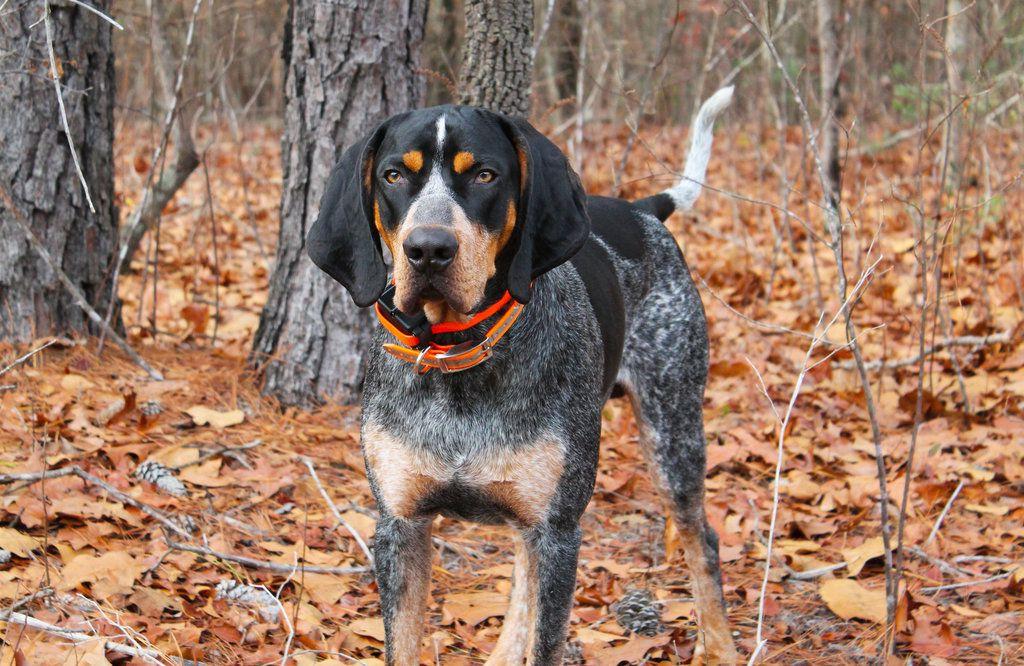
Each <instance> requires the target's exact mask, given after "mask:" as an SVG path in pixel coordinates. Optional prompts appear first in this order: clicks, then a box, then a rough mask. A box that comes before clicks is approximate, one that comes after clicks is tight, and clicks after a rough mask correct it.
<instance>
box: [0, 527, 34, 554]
mask: <svg viewBox="0 0 1024 666" xmlns="http://www.w3.org/2000/svg"><path fill="white" fill-rule="evenodd" d="M39 546H40V543H39V540H38V539H36V538H35V537H32V536H29V535H28V534H25V533H23V532H19V531H18V530H16V529H14V528H12V527H0V548H3V549H4V550H9V551H11V552H12V553H14V554H15V555H17V556H19V557H28V555H29V553H31V552H32V551H33V550H35V549H37V548H39Z"/></svg>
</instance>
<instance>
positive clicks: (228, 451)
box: [167, 439, 263, 472]
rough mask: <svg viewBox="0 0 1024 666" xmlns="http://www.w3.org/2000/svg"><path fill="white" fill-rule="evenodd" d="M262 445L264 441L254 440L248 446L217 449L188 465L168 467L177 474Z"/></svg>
mask: <svg viewBox="0 0 1024 666" xmlns="http://www.w3.org/2000/svg"><path fill="white" fill-rule="evenodd" d="M262 443H263V440H262V439H254V440H252V441H251V442H249V443H247V444H242V445H241V446H222V447H220V448H219V449H216V450H214V451H207V452H206V453H204V454H202V455H201V456H199V457H198V458H196V459H195V460H192V461H190V462H186V463H182V464H180V465H172V466H170V467H168V468H167V469H171V470H174V471H175V472H180V471H181V470H183V469H185V468H186V467H192V466H193V465H201V464H203V463H204V462H206V461H207V460H209V459H210V458H216V457H217V456H223V455H231V454H232V453H237V452H240V451H248V450H249V449H252V448H255V447H257V446H259V445H260V444H262Z"/></svg>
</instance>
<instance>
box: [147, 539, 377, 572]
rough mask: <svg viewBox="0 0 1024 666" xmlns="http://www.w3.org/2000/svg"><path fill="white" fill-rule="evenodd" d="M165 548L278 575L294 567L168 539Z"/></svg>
mask: <svg viewBox="0 0 1024 666" xmlns="http://www.w3.org/2000/svg"><path fill="white" fill-rule="evenodd" d="M167 546H168V547H170V548H174V549H177V550H184V551H186V552H189V553H195V554H197V555H206V556H207V557H214V558H216V559H218V560H224V561H225V562H234V563H235V564H241V565H242V566H246V567H251V568H253V569H266V570H267V571H276V572H278V573H287V574H290V573H292V571H294V570H295V567H293V566H291V565H288V564H280V563H278V562H269V561H267V560H257V559H254V558H252V557H245V556H244V555H233V554H231V553H221V552H219V551H216V550H213V549H211V548H207V547H206V546H195V545H192V544H188V543H180V542H178V541H174V540H173V539H171V538H170V537H168V538H167ZM298 569H299V571H304V572H306V573H324V574H339V575H345V574H357V573H366V572H368V571H369V570H370V568H369V567H325V566H319V565H315V564H300V565H298Z"/></svg>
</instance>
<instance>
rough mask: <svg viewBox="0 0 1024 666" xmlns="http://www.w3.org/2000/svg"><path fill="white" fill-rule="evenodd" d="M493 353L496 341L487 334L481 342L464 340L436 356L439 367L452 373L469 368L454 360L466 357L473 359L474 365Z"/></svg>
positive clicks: (445, 372)
mask: <svg viewBox="0 0 1024 666" xmlns="http://www.w3.org/2000/svg"><path fill="white" fill-rule="evenodd" d="M493 355H494V342H493V341H492V340H491V336H487V337H486V338H484V339H483V340H482V341H481V342H478V343H476V344H473V343H472V342H462V343H460V344H457V345H455V346H454V347H452V348H451V349H449V350H448V351H446V352H442V353H440V354H438V355H436V356H435V357H434V358H435V359H437V369H438V370H440V371H441V372H443V373H444V374H446V375H450V374H452V373H453V372H461V371H462V370H467V369H468V368H467V367H466V366H465V365H459V364H456V363H453V362H457V361H461V360H463V359H466V360H469V361H471V362H472V364H473V365H477V364H479V363H483V362H484V361H486V360H487V359H489V358H490V357H491V356H493ZM467 357H470V358H467Z"/></svg>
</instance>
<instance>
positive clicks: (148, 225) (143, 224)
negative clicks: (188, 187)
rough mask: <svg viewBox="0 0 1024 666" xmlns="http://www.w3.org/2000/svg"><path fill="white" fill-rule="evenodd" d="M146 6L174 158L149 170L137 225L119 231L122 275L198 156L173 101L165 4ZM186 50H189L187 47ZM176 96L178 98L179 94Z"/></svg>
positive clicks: (186, 121) (186, 119)
mask: <svg viewBox="0 0 1024 666" xmlns="http://www.w3.org/2000/svg"><path fill="white" fill-rule="evenodd" d="M149 4H150V11H151V13H152V21H151V22H150V35H151V37H152V41H153V69H154V70H155V71H156V78H157V81H158V82H159V84H160V86H159V88H160V104H161V106H163V109H162V111H163V112H166V111H167V110H169V109H171V108H176V113H175V116H174V120H173V124H172V125H171V127H170V128H169V129H170V132H171V143H172V144H173V145H174V153H175V157H174V164H172V165H170V166H169V167H167V166H166V165H163V164H152V165H150V168H151V169H158V173H159V177H158V178H157V179H156V182H155V183H153V186H152V192H151V193H150V194H149V196H143V197H142V199H143V201H142V202H141V203H140V204H139V205H140V206H142V208H141V209H139V210H137V211H135V214H134V215H133V216H132V217H133V218H136V217H137V218H138V221H137V222H136V223H135V224H134V225H132V224H129V225H128V226H127V228H126V229H123V230H122V234H126V236H125V238H123V239H122V242H123V243H124V244H125V245H127V250H126V251H125V254H124V261H122V262H121V270H122V271H125V270H127V269H128V267H129V265H130V264H131V262H132V259H133V258H134V257H135V253H136V252H137V251H138V249H139V243H141V242H142V238H143V237H144V236H145V235H146V232H147V231H149V230H150V229H152V228H153V227H154V226H155V225H156V223H157V222H158V221H159V220H160V215H161V213H163V210H164V208H165V207H166V206H167V204H168V203H170V201H171V199H172V198H173V197H174V194H175V193H176V192H177V191H178V190H179V189H181V186H182V185H184V184H185V181H186V180H188V177H189V176H190V175H191V174H192V172H193V171H195V169H196V167H197V166H199V156H198V155H196V147H195V144H194V143H193V141H192V132H191V130H190V129H189V117H188V115H187V114H186V113H185V111H184V109H183V108H182V106H183V104H182V103H181V101H180V100H179V101H177V103H176V101H175V96H176V86H175V79H176V70H177V69H178V68H179V63H178V62H177V60H178V59H177V57H176V56H175V54H174V51H173V49H171V45H170V44H169V43H168V42H167V37H166V35H167V33H168V32H169V30H168V27H169V26H168V21H167V7H166V6H165V4H166V3H165V1H164V0H157V1H156V2H153V1H152V0H150V3H149ZM187 48H188V46H186V49H187ZM181 57H182V58H186V59H187V58H188V53H187V51H186V52H183V53H182V56H181ZM182 64H184V63H182ZM177 94H180V91H178V93H177ZM133 221H134V220H133Z"/></svg>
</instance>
